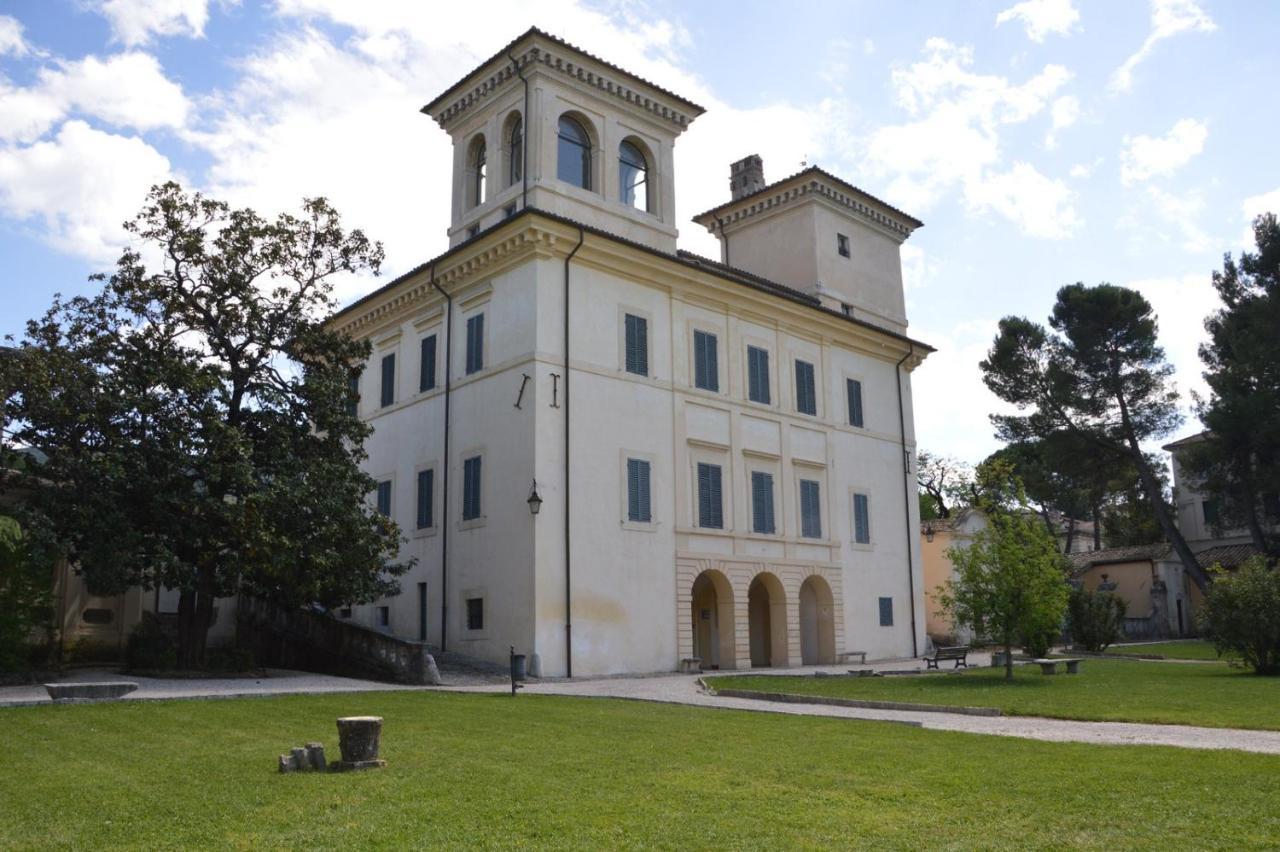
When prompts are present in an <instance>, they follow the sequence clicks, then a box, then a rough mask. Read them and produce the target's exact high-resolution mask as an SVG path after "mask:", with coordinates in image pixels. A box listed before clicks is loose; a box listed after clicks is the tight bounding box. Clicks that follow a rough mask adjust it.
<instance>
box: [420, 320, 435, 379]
mask: <svg viewBox="0 0 1280 852" xmlns="http://www.w3.org/2000/svg"><path fill="white" fill-rule="evenodd" d="M435 386H436V336H435V335H434V334H431V335H427V336H426V337H424V338H422V352H421V358H420V359H419V363H418V391H419V392H422V391H429V390H431V389H432V388H434V387H435Z"/></svg>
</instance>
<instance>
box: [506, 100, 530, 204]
mask: <svg viewBox="0 0 1280 852" xmlns="http://www.w3.org/2000/svg"><path fill="white" fill-rule="evenodd" d="M527 134H528V131H527V129H526V128H525V126H524V116H523V115H522V114H521V113H520V110H518V109H513V110H512V111H511V112H510V113H509V114H508V115H507V117H506V119H505V120H504V121H503V122H502V161H503V165H504V166H505V172H506V173H505V176H504V177H505V180H504V181H503V185H504V186H514V185H515V184H517V183H520V182H521V181H522V180H524V165H525V156H524V152H525V145H526V144H528V140H527V139H526V136H527Z"/></svg>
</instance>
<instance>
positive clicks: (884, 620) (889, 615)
mask: <svg viewBox="0 0 1280 852" xmlns="http://www.w3.org/2000/svg"><path fill="white" fill-rule="evenodd" d="M880 626H881V627H892V626H893V598H881V599H880Z"/></svg>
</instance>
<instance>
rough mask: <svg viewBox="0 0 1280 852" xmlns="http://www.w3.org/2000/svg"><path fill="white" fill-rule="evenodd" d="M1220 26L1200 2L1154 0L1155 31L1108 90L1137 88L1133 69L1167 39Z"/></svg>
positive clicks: (1119, 69) (1116, 90) (1152, 9)
mask: <svg viewBox="0 0 1280 852" xmlns="http://www.w3.org/2000/svg"><path fill="white" fill-rule="evenodd" d="M1217 28H1218V25H1217V24H1215V23H1214V22H1213V19H1212V18H1210V17H1209V15H1208V14H1206V13H1205V11H1204V10H1203V9H1201V8H1200V5H1199V3H1198V2H1197V0H1151V32H1150V33H1149V34H1148V35H1147V38H1146V40H1145V41H1143V42H1142V46H1141V47H1139V48H1138V49H1137V51H1136V52H1134V54H1133V55H1132V56H1130V57H1129V58H1128V59H1126V60H1125V61H1124V63H1123V64H1122V65H1121V66H1120V67H1119V68H1117V69H1116V70H1115V73H1113V74H1112V75H1111V81H1110V83H1109V84H1108V87H1109V88H1110V89H1111V91H1113V92H1127V91H1129V90H1130V89H1132V88H1133V70H1134V69H1135V68H1137V67H1138V65H1139V64H1140V63H1141V62H1142V61H1143V60H1145V59H1146V58H1147V57H1148V56H1150V55H1151V51H1152V50H1153V49H1154V48H1155V46H1156V45H1157V44H1158V43H1159V42H1161V41H1164V40H1165V39H1167V38H1172V37H1173V36H1176V35H1179V34H1180V33H1185V32H1202V33H1208V32H1213V31H1214V30H1216V29H1217Z"/></svg>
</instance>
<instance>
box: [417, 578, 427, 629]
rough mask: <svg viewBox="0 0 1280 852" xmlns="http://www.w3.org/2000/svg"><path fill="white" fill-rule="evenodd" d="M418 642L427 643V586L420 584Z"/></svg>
mask: <svg viewBox="0 0 1280 852" xmlns="http://www.w3.org/2000/svg"><path fill="white" fill-rule="evenodd" d="M418 641H419V642H425V641H427V584H426V583H419V584H418Z"/></svg>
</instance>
